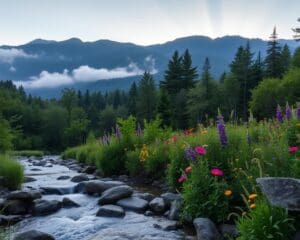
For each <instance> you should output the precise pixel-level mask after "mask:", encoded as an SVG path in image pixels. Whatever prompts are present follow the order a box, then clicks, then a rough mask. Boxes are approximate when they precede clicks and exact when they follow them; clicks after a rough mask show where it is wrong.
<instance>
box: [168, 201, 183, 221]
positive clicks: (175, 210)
mask: <svg viewBox="0 0 300 240" xmlns="http://www.w3.org/2000/svg"><path fill="white" fill-rule="evenodd" d="M180 207H181V199H177V200H174V201H173V202H172V203H171V207H170V211H169V214H168V218H169V219H170V220H179V214H180Z"/></svg>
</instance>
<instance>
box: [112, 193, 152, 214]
mask: <svg viewBox="0 0 300 240" xmlns="http://www.w3.org/2000/svg"><path fill="white" fill-rule="evenodd" d="M116 204H117V205H118V206H120V207H122V208H124V209H125V210H129V211H133V212H137V213H144V212H145V211H146V209H147V207H148V202H147V201H146V200H144V199H141V198H137V197H129V198H124V199H121V200H119V201H118V202H117V203H116Z"/></svg>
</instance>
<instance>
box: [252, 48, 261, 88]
mask: <svg viewBox="0 0 300 240" xmlns="http://www.w3.org/2000/svg"><path fill="white" fill-rule="evenodd" d="M263 75H264V69H263V62H262V60H261V54H260V52H258V55H257V59H256V60H255V62H254V63H253V65H252V67H251V76H250V81H249V89H250V90H252V89H253V88H255V87H256V86H257V85H258V84H259V83H260V82H261V81H262V80H263Z"/></svg>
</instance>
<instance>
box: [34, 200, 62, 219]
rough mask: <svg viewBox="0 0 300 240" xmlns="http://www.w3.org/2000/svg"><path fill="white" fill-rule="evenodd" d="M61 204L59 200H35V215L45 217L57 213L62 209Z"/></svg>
mask: <svg viewBox="0 0 300 240" xmlns="http://www.w3.org/2000/svg"><path fill="white" fill-rule="evenodd" d="M61 206H62V204H61V202H59V201H57V200H51V201H48V200H35V205H34V214H35V215H37V216H44V215H48V214H51V213H55V212H57V211H58V210H59V209H60V208H61Z"/></svg>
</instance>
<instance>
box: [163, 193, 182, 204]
mask: <svg viewBox="0 0 300 240" xmlns="http://www.w3.org/2000/svg"><path fill="white" fill-rule="evenodd" d="M160 197H162V198H163V199H164V200H165V203H166V205H167V206H168V207H170V206H171V203H172V202H173V201H175V200H178V199H181V196H180V194H178V193H171V192H166V193H163V194H161V195H160Z"/></svg>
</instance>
